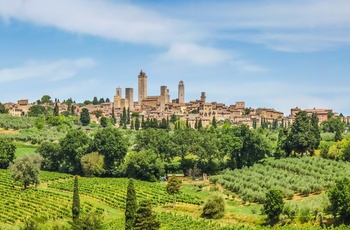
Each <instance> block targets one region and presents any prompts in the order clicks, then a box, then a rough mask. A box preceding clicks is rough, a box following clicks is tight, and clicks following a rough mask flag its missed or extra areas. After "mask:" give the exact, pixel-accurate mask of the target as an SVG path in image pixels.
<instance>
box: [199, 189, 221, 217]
mask: <svg viewBox="0 0 350 230" xmlns="http://www.w3.org/2000/svg"><path fill="white" fill-rule="evenodd" d="M224 215H225V199H224V198H223V196H222V195H221V194H220V193H212V194H211V195H210V196H209V197H208V199H207V200H206V202H205V204H204V207H203V212H202V217H205V218H209V219H220V218H222V217H223V216H224Z"/></svg>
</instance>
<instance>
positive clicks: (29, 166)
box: [9, 153, 43, 189]
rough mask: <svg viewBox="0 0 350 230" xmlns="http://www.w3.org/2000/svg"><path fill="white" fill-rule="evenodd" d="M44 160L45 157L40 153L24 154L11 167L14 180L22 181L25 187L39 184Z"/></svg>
mask: <svg viewBox="0 0 350 230" xmlns="http://www.w3.org/2000/svg"><path fill="white" fill-rule="evenodd" d="M42 161H43V158H42V157H41V156H40V154H38V153H33V154H24V155H22V156H20V157H18V158H16V159H15V161H14V163H13V164H11V165H10V167H9V168H10V171H11V175H12V178H13V180H14V181H19V182H21V184H22V185H23V186H24V189H26V188H27V187H28V186H29V185H30V184H35V185H38V184H39V183H40V180H39V173H40V166H41V162H42Z"/></svg>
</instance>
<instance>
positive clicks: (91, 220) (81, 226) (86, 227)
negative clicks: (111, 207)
mask: <svg viewBox="0 0 350 230" xmlns="http://www.w3.org/2000/svg"><path fill="white" fill-rule="evenodd" d="M103 224H104V223H103V216H102V214H101V213H99V212H97V211H92V212H89V213H87V214H85V215H83V216H82V217H80V218H79V219H77V220H76V221H75V222H73V224H72V226H73V229H74V230H100V229H104V228H103Z"/></svg>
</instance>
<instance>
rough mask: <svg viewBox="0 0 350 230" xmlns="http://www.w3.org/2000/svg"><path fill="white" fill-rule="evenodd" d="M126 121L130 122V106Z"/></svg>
mask: <svg viewBox="0 0 350 230" xmlns="http://www.w3.org/2000/svg"><path fill="white" fill-rule="evenodd" d="M126 123H127V124H130V108H128V112H127V120H126Z"/></svg>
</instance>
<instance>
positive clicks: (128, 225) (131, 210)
mask: <svg viewBox="0 0 350 230" xmlns="http://www.w3.org/2000/svg"><path fill="white" fill-rule="evenodd" d="M125 203H126V205H125V229H126V230H130V229H132V228H133V225H134V222H135V215H136V211H137V200H136V192H135V188H134V181H133V179H129V183H128V188H127V192H126V202H125Z"/></svg>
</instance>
